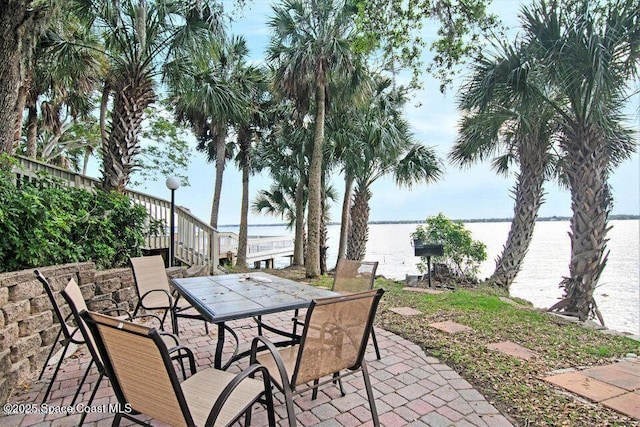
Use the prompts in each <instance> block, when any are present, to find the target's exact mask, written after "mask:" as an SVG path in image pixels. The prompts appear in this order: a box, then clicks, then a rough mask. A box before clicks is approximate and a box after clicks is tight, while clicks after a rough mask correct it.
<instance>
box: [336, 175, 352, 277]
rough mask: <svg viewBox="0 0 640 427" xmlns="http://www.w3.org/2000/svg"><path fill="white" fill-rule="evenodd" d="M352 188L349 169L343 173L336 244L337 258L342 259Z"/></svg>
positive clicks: (345, 248)
mask: <svg viewBox="0 0 640 427" xmlns="http://www.w3.org/2000/svg"><path fill="white" fill-rule="evenodd" d="M352 188H353V176H352V175H351V173H349V171H346V172H345V175H344V199H342V217H341V220H340V244H339V246H338V259H337V260H336V266H337V263H338V261H339V260H341V259H344V257H345V256H346V253H347V237H348V234H349V209H350V208H351V189H352Z"/></svg>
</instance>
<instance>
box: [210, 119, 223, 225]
mask: <svg viewBox="0 0 640 427" xmlns="http://www.w3.org/2000/svg"><path fill="white" fill-rule="evenodd" d="M213 135H214V138H215V144H216V182H215V185H214V188H213V203H211V218H210V220H209V224H210V225H211V226H212V227H213V228H218V214H219V212H220V197H221V196H222V177H223V175H224V166H225V163H226V160H227V159H226V155H227V147H226V146H225V140H226V139H227V126H226V125H216V126H215V131H214V132H213Z"/></svg>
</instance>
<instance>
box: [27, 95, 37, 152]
mask: <svg viewBox="0 0 640 427" xmlns="http://www.w3.org/2000/svg"><path fill="white" fill-rule="evenodd" d="M37 138H38V110H37V109H36V106H35V105H29V114H28V116H27V157H29V158H30V159H35V158H36V156H37V154H38V142H37Z"/></svg>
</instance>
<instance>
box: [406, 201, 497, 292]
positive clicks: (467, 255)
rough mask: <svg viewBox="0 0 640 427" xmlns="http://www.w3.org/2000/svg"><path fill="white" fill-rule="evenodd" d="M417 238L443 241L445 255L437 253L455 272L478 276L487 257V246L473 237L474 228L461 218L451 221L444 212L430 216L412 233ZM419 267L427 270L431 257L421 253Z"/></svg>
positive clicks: (442, 261)
mask: <svg viewBox="0 0 640 427" xmlns="http://www.w3.org/2000/svg"><path fill="white" fill-rule="evenodd" d="M411 237H412V238H413V239H417V240H421V241H423V242H425V243H427V244H442V246H443V252H444V255H443V256H441V257H435V258H436V260H437V261H438V262H441V263H443V264H445V265H446V266H447V267H448V268H449V270H450V271H452V272H453V273H454V274H456V275H459V276H462V277H467V278H473V279H476V278H477V275H478V271H479V268H480V263H481V262H482V261H484V260H486V259H487V247H486V245H485V244H484V243H482V242H479V241H477V240H473V238H472V237H471V231H470V230H467V229H466V228H465V227H464V224H463V223H462V222H461V221H451V220H450V219H448V218H447V217H445V216H444V215H443V214H442V213H440V214H438V215H437V216H431V217H429V218H427V220H426V223H425V225H419V226H418V228H416V231H414V232H413V233H411ZM421 260H422V261H421V262H420V263H419V264H418V269H419V270H420V271H421V272H425V271H427V259H426V257H421Z"/></svg>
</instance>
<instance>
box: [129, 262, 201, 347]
mask: <svg viewBox="0 0 640 427" xmlns="http://www.w3.org/2000/svg"><path fill="white" fill-rule="evenodd" d="M129 263H130V265H131V270H132V271H133V280H134V282H135V285H136V292H137V293H138V303H137V304H136V307H135V309H134V311H133V314H134V315H135V314H136V313H137V312H138V310H139V309H141V308H143V309H145V310H161V311H163V314H162V325H164V321H165V319H166V318H167V314H170V317H171V327H172V330H173V333H174V334H175V335H178V332H179V331H178V318H179V317H184V318H189V319H199V320H202V321H203V322H204V328H205V331H206V333H207V334H208V333H209V326H208V324H207V322H206V320H205V319H204V318H203V317H202V315H200V314H199V313H197V312H196V310H195V309H194V308H193V307H192V306H191V304H189V302H188V301H187V300H185V299H183V298H180V295H179V294H178V295H176V294H177V292H172V291H171V288H170V286H169V279H168V278H167V272H166V270H165V267H164V260H163V259H162V256H161V255H153V256H145V257H132V258H129ZM161 328H162V326H161Z"/></svg>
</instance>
